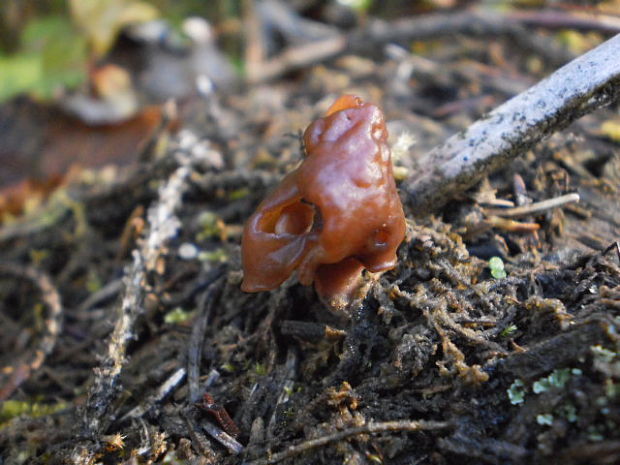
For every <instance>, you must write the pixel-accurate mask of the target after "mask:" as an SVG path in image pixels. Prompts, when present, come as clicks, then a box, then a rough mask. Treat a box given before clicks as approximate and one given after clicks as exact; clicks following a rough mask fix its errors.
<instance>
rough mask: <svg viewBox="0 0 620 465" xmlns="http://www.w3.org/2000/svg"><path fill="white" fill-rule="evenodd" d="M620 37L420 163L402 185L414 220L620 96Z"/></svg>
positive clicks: (603, 45) (570, 64)
mask: <svg viewBox="0 0 620 465" xmlns="http://www.w3.org/2000/svg"><path fill="white" fill-rule="evenodd" d="M619 54H620V34H619V35H617V36H615V37H613V38H611V39H609V40H608V41H607V42H604V43H603V44H601V45H599V46H598V47H596V48H595V49H593V50H591V51H589V52H588V53H586V54H584V55H582V56H580V57H579V58H576V59H575V60H573V61H571V62H570V63H568V64H567V65H565V66H563V67H562V68H560V69H559V70H557V71H556V72H555V73H553V74H552V75H551V76H549V77H547V78H546V79H544V80H543V81H541V82H539V83H538V84H536V85H535V86H533V87H531V88H530V89H528V90H526V91H525V92H523V93H521V94H519V95H517V96H516V97H514V98H512V99H511V100H509V101H508V102H506V103H504V104H503V105H501V106H499V107H498V108H496V109H495V110H493V111H492V112H491V113H490V114H489V115H488V116H486V117H484V118H482V119H480V120H478V121H477V122H476V123H474V124H472V125H471V126H470V127H469V128H468V129H467V130H466V131H464V132H462V133H459V134H456V135H454V136H452V137H451V138H449V139H448V140H447V141H446V142H445V143H444V144H443V145H441V146H439V147H436V148H435V149H433V150H431V151H430V152H428V153H426V154H425V155H424V156H422V157H421V158H420V159H419V160H418V169H416V170H414V171H413V174H412V175H411V176H410V177H409V178H408V179H407V180H405V181H404V182H403V183H402V184H401V186H400V187H401V189H402V190H403V191H404V192H405V195H406V201H407V202H408V203H409V204H410V205H412V206H413V207H414V212H416V214H424V213H426V212H428V211H429V210H431V209H433V208H436V207H439V206H441V205H443V204H445V203H446V202H448V201H449V200H450V199H451V198H453V197H454V195H456V194H459V193H461V192H463V191H464V190H466V189H468V188H469V187H471V186H472V185H474V184H475V183H476V182H478V181H479V180H480V179H482V177H483V176H486V175H487V174H489V173H490V172H491V171H493V170H495V169H497V168H498V167H500V166H502V165H505V164H506V163H507V162H509V161H510V160H512V159H513V158H515V157H517V156H518V155H521V154H523V153H525V152H526V151H527V150H529V149H530V148H531V147H532V146H533V145H534V144H536V143H537V142H538V141H540V140H541V139H542V138H543V137H545V136H548V135H550V134H552V133H554V132H556V131H558V130H560V129H563V128H565V127H566V126H568V125H569V124H570V123H571V122H573V121H574V120H576V119H577V118H579V117H581V116H583V115H585V114H586V113H589V112H591V111H594V110H595V109H597V108H600V107H602V106H605V105H608V104H610V103H611V102H613V101H615V100H617V99H618V97H619V96H620V60H619V59H618V56H619Z"/></svg>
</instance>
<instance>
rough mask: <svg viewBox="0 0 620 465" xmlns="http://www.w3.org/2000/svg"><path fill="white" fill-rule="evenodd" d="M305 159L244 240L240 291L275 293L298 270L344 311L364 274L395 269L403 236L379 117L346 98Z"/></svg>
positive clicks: (308, 141)
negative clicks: (272, 291)
mask: <svg viewBox="0 0 620 465" xmlns="http://www.w3.org/2000/svg"><path fill="white" fill-rule="evenodd" d="M303 138H304V144H305V148H306V154H307V156H306V158H305V159H304V160H303V162H302V163H301V165H300V166H299V167H298V168H297V169H296V170H295V171H293V172H291V173H289V174H288V175H287V176H286V177H285V178H284V179H283V180H282V183H281V184H280V185H279V186H278V187H277V188H276V190H275V191H273V192H272V193H271V194H270V195H269V196H268V197H267V198H265V199H264V200H263V201H262V203H261V204H260V205H259V206H258V208H257V209H256V212H254V214H253V215H252V216H251V217H250V219H249V220H248V222H247V223H246V225H245V229H244V231H243V240H242V255H243V270H244V279H243V283H242V285H241V289H242V290H243V291H246V292H258V291H265V290H270V289H274V288H276V287H278V286H279V285H280V284H281V283H282V282H284V281H285V280H286V279H287V278H288V277H289V276H290V275H291V274H292V273H293V272H294V271H295V270H297V273H298V279H299V282H300V283H302V284H304V285H310V284H312V283H313V282H314V285H315V288H316V290H317V292H318V294H319V295H320V296H321V298H322V299H323V300H325V301H327V302H328V303H330V304H331V305H335V306H343V305H345V304H346V303H347V302H348V301H349V300H350V299H351V297H352V295H353V294H354V292H355V290H356V289H357V286H358V284H359V278H360V276H361V272H362V270H363V269H364V268H366V269H367V270H369V271H372V272H379V271H385V270H389V269H391V268H394V266H395V265H396V249H397V248H398V246H399V244H400V243H401V242H402V241H403V238H404V236H405V216H404V213H403V208H402V205H401V203H400V199H399V197H398V193H397V192H396V186H395V184H394V177H393V175H392V163H391V160H390V149H389V146H388V144H387V130H386V127H385V121H384V118H383V114H382V113H381V110H379V108H377V107H376V106H375V105H372V104H370V103H364V102H362V100H361V99H360V98H358V97H354V96H352V95H344V96H342V97H340V98H339V99H338V100H336V102H335V103H334V104H333V105H332V106H331V107H330V108H329V110H328V111H327V114H326V115H325V117H323V118H319V119H318V120H316V121H314V122H313V123H312V124H311V125H310V126H309V127H308V129H306V131H305V133H304V136H303Z"/></svg>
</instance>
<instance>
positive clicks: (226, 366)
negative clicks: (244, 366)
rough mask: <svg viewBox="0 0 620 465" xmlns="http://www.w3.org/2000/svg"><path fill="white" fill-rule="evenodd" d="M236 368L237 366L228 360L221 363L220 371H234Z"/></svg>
mask: <svg viewBox="0 0 620 465" xmlns="http://www.w3.org/2000/svg"><path fill="white" fill-rule="evenodd" d="M236 370H237V368H236V367H235V366H234V365H233V364H232V363H230V362H226V363H224V364H223V365H222V371H225V372H226V373H234V372H235V371H236Z"/></svg>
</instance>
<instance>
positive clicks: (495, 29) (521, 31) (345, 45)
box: [248, 11, 573, 83]
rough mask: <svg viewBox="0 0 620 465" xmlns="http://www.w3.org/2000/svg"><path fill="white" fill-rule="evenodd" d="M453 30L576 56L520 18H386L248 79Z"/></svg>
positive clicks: (258, 66)
mask: <svg viewBox="0 0 620 465" xmlns="http://www.w3.org/2000/svg"><path fill="white" fill-rule="evenodd" d="M454 34H470V35H475V36H485V35H486V36H489V35H492V36H498V35H507V36H509V37H510V38H511V39H512V40H513V42H515V44H516V45H517V46H519V47H520V48H522V49H525V50H532V51H534V52H535V53H536V54H537V55H539V56H541V57H542V58H543V59H545V60H546V61H547V62H548V63H551V64H555V65H557V66H559V65H561V64H564V63H566V62H567V61H569V60H570V59H572V58H573V56H572V55H571V54H570V53H568V52H567V51H566V50H564V49H562V48H560V47H558V46H556V45H555V44H554V43H553V42H552V41H550V40H548V39H546V38H545V37H544V36H541V35H538V34H532V32H531V31H528V30H527V29H525V28H524V27H523V26H521V24H519V21H518V20H517V19H511V18H509V17H507V16H504V15H501V14H496V13H492V12H489V11H460V12H455V13H435V14H427V15H422V16H419V17H415V18H407V19H401V20H397V21H391V22H385V21H378V20H377V21H374V22H372V23H370V25H369V27H367V28H364V29H361V30H357V31H353V32H351V33H348V34H336V35H334V36H330V37H328V38H327V39H323V40H319V41H314V42H310V43H308V44H304V45H299V46H292V47H289V48H287V49H285V50H284V52H282V53H281V54H280V55H278V56H276V57H275V58H272V59H270V60H267V61H265V62H262V63H255V64H254V66H253V67H252V70H251V73H249V75H248V80H249V81H250V82H252V83H255V82H262V81H266V80H269V79H273V78H276V77H278V76H280V75H282V74H284V73H286V72H289V71H293V70H296V69H300V68H303V67H306V66H309V65H312V64H316V63H320V62H323V61H325V60H328V59H331V58H334V57H336V56H338V55H342V54H345V53H353V54H355V53H362V54H363V53H364V52H365V51H368V50H376V48H377V46H378V45H381V44H386V43H388V42H394V41H412V40H428V39H434V38H437V37H441V36H453V35H454Z"/></svg>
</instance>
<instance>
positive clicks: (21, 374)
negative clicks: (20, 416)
mask: <svg viewBox="0 0 620 465" xmlns="http://www.w3.org/2000/svg"><path fill="white" fill-rule="evenodd" d="M0 275H3V276H11V277H14V278H18V279H26V280H28V281H31V282H32V283H33V284H34V285H35V286H37V287H38V288H39V291H40V292H41V298H42V299H43V302H45V305H46V306H47V308H48V315H47V318H45V321H44V324H43V333H42V334H41V340H40V341H39V344H38V347H37V348H36V349H35V350H34V351H33V352H32V353H31V354H28V355H26V356H25V357H23V358H22V360H21V361H20V362H18V363H17V364H15V366H13V367H12V373H11V375H10V376H9V379H8V381H7V383H6V384H5V385H4V386H0V401H3V400H6V399H8V398H9V397H10V396H11V394H13V392H15V390H16V389H17V388H18V387H19V386H20V385H21V384H22V383H23V382H24V381H26V380H27V379H28V378H29V377H30V375H31V374H32V372H34V371H36V370H38V369H39V368H40V367H41V365H43V362H44V361H45V358H46V357H47V356H48V355H49V354H50V353H51V352H52V350H54V346H55V345H56V340H57V339H58V335H59V334H60V331H61V327H62V313H63V307H62V304H61V300H60V294H59V293H58V291H57V290H56V287H54V285H53V284H52V281H51V280H50V278H49V276H48V275H47V274H45V273H43V272H42V271H39V270H37V269H36V268H33V267H30V266H22V265H17V264H12V263H1V264H0Z"/></svg>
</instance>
